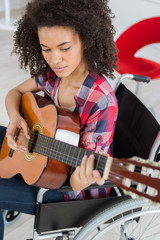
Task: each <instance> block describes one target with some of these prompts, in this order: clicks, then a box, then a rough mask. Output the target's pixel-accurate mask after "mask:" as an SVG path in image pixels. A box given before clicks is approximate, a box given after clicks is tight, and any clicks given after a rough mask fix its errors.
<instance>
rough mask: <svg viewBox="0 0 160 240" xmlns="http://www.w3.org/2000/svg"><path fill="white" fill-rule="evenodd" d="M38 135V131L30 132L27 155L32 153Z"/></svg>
mask: <svg viewBox="0 0 160 240" xmlns="http://www.w3.org/2000/svg"><path fill="white" fill-rule="evenodd" d="M38 134H39V132H38V130H36V131H34V132H32V134H31V139H30V144H29V146H28V151H29V153H33V152H34V149H35V146H36V143H37V139H38Z"/></svg>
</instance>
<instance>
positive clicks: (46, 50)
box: [42, 49, 50, 52]
mask: <svg viewBox="0 0 160 240" xmlns="http://www.w3.org/2000/svg"><path fill="white" fill-rule="evenodd" d="M49 51H50V49H42V52H49Z"/></svg>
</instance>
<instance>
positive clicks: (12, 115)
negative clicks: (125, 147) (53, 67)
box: [5, 78, 39, 151]
mask: <svg viewBox="0 0 160 240" xmlns="http://www.w3.org/2000/svg"><path fill="white" fill-rule="evenodd" d="M28 91H29V92H37V91H39V89H38V88H37V86H36V83H35V79H34V78H30V79H28V80H26V81H25V82H23V83H21V84H20V85H18V86H16V87H15V88H13V89H11V90H10V91H9V92H8V94H7V96H6V100H5V104H6V109H7V113H8V116H9V120H10V121H9V125H8V128H7V133H6V136H7V142H8V145H9V147H11V148H12V149H14V150H16V151H25V150H26V147H24V146H22V145H20V144H18V143H17V142H16V141H15V139H14V136H15V131H16V130H17V129H23V132H24V135H25V136H26V138H28V139H29V131H28V126H27V123H26V122H25V120H24V119H23V118H22V116H21V115H20V112H19V106H20V102H21V96H22V94H24V93H25V92H28Z"/></svg>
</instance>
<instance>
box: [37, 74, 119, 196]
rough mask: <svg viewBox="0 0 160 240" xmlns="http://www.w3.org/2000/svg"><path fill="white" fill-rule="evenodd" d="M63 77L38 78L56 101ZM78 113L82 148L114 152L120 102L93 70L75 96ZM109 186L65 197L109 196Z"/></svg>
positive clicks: (46, 94) (105, 81)
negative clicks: (118, 102)
mask: <svg viewBox="0 0 160 240" xmlns="http://www.w3.org/2000/svg"><path fill="white" fill-rule="evenodd" d="M59 81H60V78H58V77H57V76H56V75H55V74H54V73H53V72H48V80H47V81H44V78H43V76H39V77H36V84H37V86H38V88H39V89H40V90H42V91H44V93H45V96H47V97H51V99H52V100H53V101H54V97H55V93H56V90H57V87H58V85H59ZM75 102H76V110H75V111H76V112H77V114H78V115H79V118H80V121H81V133H80V142H79V147H82V148H85V149H87V150H91V151H98V152H100V153H109V154H110V155H112V149H111V146H112V139H113V134H114V128H115V124H116V119H117V112H118V105H117V100H116V97H115V95H114V92H113V90H112V88H111V86H110V85H109V83H108V82H107V80H106V79H105V78H104V77H103V76H99V75H98V74H96V73H90V74H89V75H88V76H87V77H86V79H85V81H84V82H83V84H82V86H81V87H80V89H79V90H78V92H77V94H76V96H75ZM108 194H109V189H92V190H89V191H86V190H85V191H81V192H72V193H71V192H70V193H65V194H64V197H65V200H70V199H73V198H74V199H75V198H76V199H88V198H100V197H104V196H108Z"/></svg>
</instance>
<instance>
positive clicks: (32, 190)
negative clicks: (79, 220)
mask: <svg viewBox="0 0 160 240" xmlns="http://www.w3.org/2000/svg"><path fill="white" fill-rule="evenodd" d="M5 131H6V128H4V127H0V148H1V145H2V142H3V138H4V135H5ZM38 190H39V188H38V187H33V186H30V185H27V184H26V183H25V182H24V181H23V180H22V179H20V178H17V179H16V178H11V179H2V178H0V240H3V234H4V222H3V217H2V213H1V210H13V211H18V212H22V213H27V214H31V215H34V214H35V206H36V197H37V192H38ZM60 201H64V198H63V195H62V193H60V192H58V191H56V190H50V191H47V192H46V193H45V194H44V202H60Z"/></svg>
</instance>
